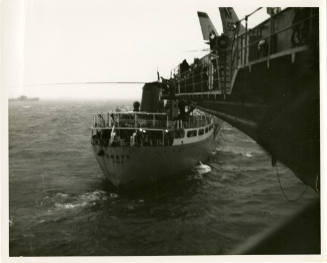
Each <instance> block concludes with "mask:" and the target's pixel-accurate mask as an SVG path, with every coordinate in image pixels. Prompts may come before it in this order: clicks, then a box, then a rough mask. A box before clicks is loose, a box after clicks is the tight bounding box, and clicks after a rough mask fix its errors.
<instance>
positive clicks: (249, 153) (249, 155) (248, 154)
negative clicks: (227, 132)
mask: <svg viewBox="0 0 327 263" xmlns="http://www.w3.org/2000/svg"><path fill="white" fill-rule="evenodd" d="M245 156H246V157H249V158H251V157H253V154H252V153H251V152H247V153H245Z"/></svg>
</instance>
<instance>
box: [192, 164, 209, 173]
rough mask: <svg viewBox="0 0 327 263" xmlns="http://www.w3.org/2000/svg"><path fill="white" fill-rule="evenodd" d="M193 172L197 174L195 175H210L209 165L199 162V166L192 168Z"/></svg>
mask: <svg viewBox="0 0 327 263" xmlns="http://www.w3.org/2000/svg"><path fill="white" fill-rule="evenodd" d="M194 170H195V172H197V174H200V175H202V174H206V173H210V172H211V170H212V169H211V167H210V166H209V165H207V164H203V163H202V162H199V164H198V165H197V166H195V167H194Z"/></svg>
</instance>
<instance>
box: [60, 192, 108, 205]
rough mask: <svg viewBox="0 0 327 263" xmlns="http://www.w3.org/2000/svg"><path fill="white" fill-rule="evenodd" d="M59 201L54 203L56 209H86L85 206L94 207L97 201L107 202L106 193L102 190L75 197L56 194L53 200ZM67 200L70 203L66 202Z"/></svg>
mask: <svg viewBox="0 0 327 263" xmlns="http://www.w3.org/2000/svg"><path fill="white" fill-rule="evenodd" d="M58 197H59V198H60V199H61V200H57V202H55V203H54V206H55V208H56V209H74V208H79V207H86V206H95V205H96V204H97V202H98V201H102V200H107V199H108V197H107V193H106V192H105V191H102V190H95V191H93V192H87V193H84V194H81V195H79V196H77V197H75V198H74V197H70V196H69V195H68V194H65V193H58V194H56V196H55V198H57V199H58ZM67 199H69V200H70V201H69V202H67Z"/></svg>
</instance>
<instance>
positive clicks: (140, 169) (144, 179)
mask: <svg viewBox="0 0 327 263" xmlns="http://www.w3.org/2000/svg"><path fill="white" fill-rule="evenodd" d="M190 130H194V129H190ZM198 130H200V129H198ZM203 130H204V131H205V127H204V128H203ZM194 138H195V137H193V138H187V130H186V133H185V137H184V138H179V139H176V142H174V144H173V145H169V146H155V147H154V146H140V147H130V146H125V147H110V146H102V145H93V146H92V147H93V151H94V154H95V156H96V159H97V161H98V163H99V165H100V167H101V169H102V171H103V173H104V175H105V176H106V178H107V179H108V180H109V181H110V182H112V183H113V184H114V185H115V186H117V187H125V186H126V187H136V186H139V185H144V184H147V183H151V182H157V181H159V180H161V179H163V178H168V177H171V176H178V175H180V174H183V173H184V172H186V171H190V169H191V168H192V167H193V166H194V165H196V164H197V163H198V161H205V160H206V158H208V155H209V154H210V152H212V151H213V150H214V148H215V142H214V129H213V128H211V129H210V130H209V129H208V131H207V133H204V134H203V135H200V136H199V137H197V138H196V139H194Z"/></svg>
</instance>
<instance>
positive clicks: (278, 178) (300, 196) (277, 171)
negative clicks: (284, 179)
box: [275, 164, 308, 202]
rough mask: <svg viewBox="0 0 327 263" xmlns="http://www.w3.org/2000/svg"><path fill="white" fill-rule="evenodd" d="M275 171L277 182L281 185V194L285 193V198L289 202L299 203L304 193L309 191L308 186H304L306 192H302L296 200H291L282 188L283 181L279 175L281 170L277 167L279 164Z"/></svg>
mask: <svg viewBox="0 0 327 263" xmlns="http://www.w3.org/2000/svg"><path fill="white" fill-rule="evenodd" d="M275 170H276V176H277V180H278V183H279V187H280V190H281V192H282V193H283V196H284V198H285V199H286V200H287V201H288V202H297V201H298V200H300V199H301V198H302V196H303V195H304V193H305V192H306V191H307V189H308V186H307V185H305V186H304V190H303V191H302V193H300V194H299V196H298V197H297V198H295V199H290V198H289V197H288V196H287V194H286V192H285V190H284V188H283V187H282V183H281V180H280V175H279V170H278V166H277V164H276V166H275Z"/></svg>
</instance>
